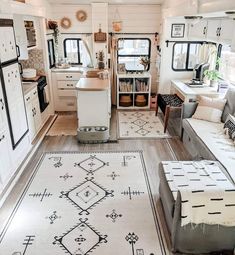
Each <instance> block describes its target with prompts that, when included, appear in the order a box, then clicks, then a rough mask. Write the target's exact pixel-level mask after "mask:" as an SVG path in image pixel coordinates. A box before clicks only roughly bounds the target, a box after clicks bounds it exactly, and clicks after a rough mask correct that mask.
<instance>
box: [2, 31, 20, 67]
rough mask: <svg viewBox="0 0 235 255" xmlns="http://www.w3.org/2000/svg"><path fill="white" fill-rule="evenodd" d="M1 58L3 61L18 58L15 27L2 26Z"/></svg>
mask: <svg viewBox="0 0 235 255" xmlns="http://www.w3.org/2000/svg"><path fill="white" fill-rule="evenodd" d="M0 31H1V34H2V35H4V36H1V37H0V46H1V47H0V60H1V63H4V62H7V61H10V60H14V59H17V53H16V45H15V35H14V29H13V27H1V30H0Z"/></svg>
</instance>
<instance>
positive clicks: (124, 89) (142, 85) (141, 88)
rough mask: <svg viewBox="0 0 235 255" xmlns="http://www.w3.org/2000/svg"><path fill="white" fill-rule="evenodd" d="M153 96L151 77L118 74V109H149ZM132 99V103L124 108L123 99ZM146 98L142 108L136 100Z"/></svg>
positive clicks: (144, 74) (146, 75) (147, 75)
mask: <svg viewBox="0 0 235 255" xmlns="http://www.w3.org/2000/svg"><path fill="white" fill-rule="evenodd" d="M150 94H151V75H150V73H143V74H117V108H118V109H149V108H150V96H151V95H150ZM124 97H125V98H126V99H127V98H131V103H130V104H126V106H124V104H123V102H122V99H124ZM137 98H138V99H140V98H142V99H143V98H145V100H146V101H145V103H144V102H143V104H142V106H140V105H138V102H136V99H137Z"/></svg>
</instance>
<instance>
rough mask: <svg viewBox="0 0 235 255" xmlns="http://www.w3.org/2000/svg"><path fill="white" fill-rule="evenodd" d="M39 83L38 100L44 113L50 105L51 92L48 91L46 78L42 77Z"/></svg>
mask: <svg viewBox="0 0 235 255" xmlns="http://www.w3.org/2000/svg"><path fill="white" fill-rule="evenodd" d="M37 83H38V99H39V105H40V110H41V112H43V111H44V110H45V109H46V108H47V106H48V105H49V91H48V85H47V80H46V77H45V76H40V78H39V79H38V80H37Z"/></svg>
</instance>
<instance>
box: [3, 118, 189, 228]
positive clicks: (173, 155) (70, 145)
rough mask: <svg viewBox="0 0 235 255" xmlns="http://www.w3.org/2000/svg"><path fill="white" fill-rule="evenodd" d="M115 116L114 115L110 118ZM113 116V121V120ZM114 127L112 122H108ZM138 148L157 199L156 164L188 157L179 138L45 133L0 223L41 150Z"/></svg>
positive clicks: (4, 206) (40, 154)
mask: <svg viewBox="0 0 235 255" xmlns="http://www.w3.org/2000/svg"><path fill="white" fill-rule="evenodd" d="M114 119H115V118H114ZM114 119H113V121H115V120H114ZM112 126H114V123H113V124H112ZM133 150H142V151H143V154H144V159H145V164H146V168H147V172H148V175H149V179H150V182H151V183H150V185H151V189H152V193H153V195H154V198H155V201H157V198H158V184H159V178H158V164H159V162H160V161H162V160H190V159H191V158H190V156H189V154H188V152H187V151H186V150H185V148H184V146H183V144H182V142H181V141H180V140H179V137H176V136H173V137H172V138H170V139H153V140H150V139H146V140H144V139H142V140H119V141H118V142H117V143H106V144H78V142H77V139H76V136H53V137H51V136H46V137H45V138H44V140H43V142H42V144H41V145H40V147H39V149H38V150H37V151H36V153H35V154H34V156H33V157H32V160H31V161H30V162H29V164H28V165H27V167H26V169H25V170H24V172H23V174H22V175H21V176H20V178H19V181H18V183H17V184H16V185H15V187H14V188H13V190H12V192H11V193H10V195H9V197H8V198H7V200H6V201H5V203H4V205H3V206H2V208H1V209H0V226H3V225H4V221H5V220H6V219H7V218H8V217H9V215H10V213H11V212H12V210H13V208H14V205H15V203H16V202H17V200H18V198H19V195H20V194H21V193H22V191H23V189H24V187H25V185H26V183H27V182H28V180H29V178H30V176H31V174H32V172H33V169H34V168H35V166H36V164H37V162H38V161H39V159H40V157H41V156H42V154H43V153H44V152H47V151H50V152H53V151H79V152H95V151H133Z"/></svg>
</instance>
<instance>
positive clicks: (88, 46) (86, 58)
mask: <svg viewBox="0 0 235 255" xmlns="http://www.w3.org/2000/svg"><path fill="white" fill-rule="evenodd" d="M82 42H83V44H82V47H83V49H82V52H84V54H82V55H81V62H82V64H83V66H84V67H94V61H93V57H92V52H93V50H92V35H85V36H83V37H82Z"/></svg>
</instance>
